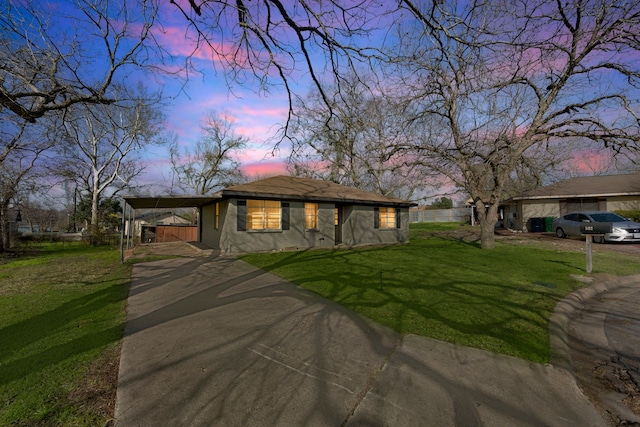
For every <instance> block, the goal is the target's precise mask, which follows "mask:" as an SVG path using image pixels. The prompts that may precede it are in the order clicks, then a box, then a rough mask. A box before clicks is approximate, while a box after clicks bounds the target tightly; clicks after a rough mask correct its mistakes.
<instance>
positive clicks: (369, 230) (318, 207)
mask: <svg viewBox="0 0 640 427" xmlns="http://www.w3.org/2000/svg"><path fill="white" fill-rule="evenodd" d="M125 200H126V201H127V203H128V204H129V205H130V206H132V207H133V208H138V207H139V208H143V207H149V206H155V207H170V206H171V207H178V206H179V207H185V206H194V207H197V208H198V209H199V212H200V214H199V224H198V228H199V230H198V237H199V239H198V240H199V241H200V242H202V243H204V244H206V245H208V246H210V247H212V248H214V249H219V250H220V251H221V252H223V253H246V252H260V251H275V250H289V249H308V248H331V247H335V246H337V245H342V246H357V245H369V244H396V243H405V242H408V241H409V207H410V206H414V205H415V204H414V203H412V202H408V201H404V200H400V199H397V198H394V197H388V196H383V195H381V194H377V193H372V192H369V191H364V190H359V189H356V188H352V187H348V186H344V185H338V184H335V183H333V182H328V181H322V180H316V179H309V178H298V177H290V176H275V177H271V178H266V179H262V180H259V181H254V182H251V183H248V184H241V185H236V186H233V187H229V188H226V189H224V190H222V191H220V192H218V193H216V194H214V195H211V196H194V197H191V198H189V197H182V198H181V197H170V196H169V197H166V198H162V197H159V198H149V197H146V198H145V197H144V196H135V197H134V196H132V197H125Z"/></svg>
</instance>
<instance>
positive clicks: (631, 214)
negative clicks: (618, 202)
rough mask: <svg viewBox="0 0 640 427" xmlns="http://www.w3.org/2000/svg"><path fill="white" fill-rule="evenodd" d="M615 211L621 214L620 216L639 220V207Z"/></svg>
mask: <svg viewBox="0 0 640 427" xmlns="http://www.w3.org/2000/svg"><path fill="white" fill-rule="evenodd" d="M615 213H617V214H618V215H621V216H623V217H625V218H629V219H632V220H633V221H636V222H640V210H639V209H635V210H620V211H615Z"/></svg>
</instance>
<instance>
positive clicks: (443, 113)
mask: <svg viewBox="0 0 640 427" xmlns="http://www.w3.org/2000/svg"><path fill="white" fill-rule="evenodd" d="M403 6H404V7H405V9H406V10H407V12H408V14H409V15H410V17H409V18H405V19H406V20H405V21H404V26H403V27H400V28H401V29H402V30H401V31H400V32H399V42H400V43H399V46H398V47H397V49H396V50H397V51H399V52H402V54H400V55H398V56H397V57H396V62H395V63H396V65H397V67H396V69H395V70H396V71H397V73H398V74H397V77H399V78H398V80H397V82H398V84H399V85H398V88H397V89H396V90H397V91H402V92H403V93H404V94H405V96H406V98H407V100H409V101H410V102H409V103H410V105H411V107H407V108H411V109H412V110H413V111H414V120H415V121H422V122H424V123H425V125H428V126H430V127H433V128H434V129H439V130H440V132H439V133H438V134H435V133H432V134H431V136H430V138H428V139H427V138H425V139H424V140H423V141H422V143H421V144H419V145H418V146H416V149H417V150H418V152H420V154H421V156H422V157H423V158H424V159H425V163H428V164H429V166H430V167H431V168H433V169H434V170H435V171H438V172H439V173H442V174H444V175H446V176H448V177H449V178H450V179H452V180H453V181H454V182H456V183H457V185H459V186H460V187H462V188H464V189H466V190H467V191H468V192H469V194H470V195H471V197H472V198H473V202H474V204H475V206H476V208H477V212H478V214H479V221H480V225H481V229H482V230H481V236H482V237H481V246H482V247H483V248H492V247H494V245H495V243H494V242H495V241H494V234H493V228H494V225H495V218H496V213H497V209H498V205H499V203H500V201H501V200H502V199H503V197H504V195H505V192H506V190H507V186H508V183H509V182H510V180H512V179H513V177H514V173H515V171H517V169H518V168H519V167H520V166H521V164H522V162H523V159H525V158H526V156H527V153H530V152H532V151H533V150H536V147H543V146H545V145H546V144H552V145H555V146H560V145H561V144H562V141H564V140H569V139H571V140H576V138H578V139H582V140H585V141H595V142H597V143H599V144H600V146H601V147H602V148H604V149H610V150H613V151H614V152H615V153H618V154H619V155H628V156H630V157H633V156H637V154H635V153H637V151H638V149H639V148H640V134H639V133H638V128H639V126H640V120H639V113H640V105H639V103H638V96H637V94H638V89H640V72H639V70H638V67H637V59H635V58H637V57H638V54H639V53H640V40H639V39H638V35H637V31H636V30H637V28H639V27H640V2H638V1H629V2H623V3H618V2H609V1H606V0H585V1H582V0H570V1H567V2H560V1H558V2H553V3H550V2H546V1H542V0H536V1H528V0H527V1H517V2H515V3H514V2H511V1H509V2H507V1H503V0H490V1H486V2H466V3H448V2H433V3H429V4H426V5H422V4H421V5H418V4H416V3H413V2H412V1H408V0H404V1H403ZM566 156H567V158H568V157H569V156H570V153H567V154H566Z"/></svg>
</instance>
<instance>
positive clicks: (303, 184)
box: [219, 175, 416, 207]
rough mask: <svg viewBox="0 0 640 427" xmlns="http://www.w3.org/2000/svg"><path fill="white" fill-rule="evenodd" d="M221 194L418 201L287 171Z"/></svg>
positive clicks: (371, 201) (404, 203)
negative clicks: (289, 173) (291, 174)
mask: <svg viewBox="0 0 640 427" xmlns="http://www.w3.org/2000/svg"><path fill="white" fill-rule="evenodd" d="M219 194H220V195H221V196H222V198H228V197H249V198H250V197H258V198H273V199H285V200H308V201H317V202H332V203H354V204H378V205H383V206H385V205H386V206H403V207H409V206H414V205H416V204H415V203H413V202H408V201H405V200H401V199H397V198H395V197H389V196H383V195H382V194H377V193H372V192H369V191H365V190H359V189H357V188H353V187H347V186H345V185H340V184H336V183H334V182H329V181H322V180H318V179H310V178H298V177H292V176H284V175H280V176H274V177H271V178H266V179H261V180H259V181H254V182H250V183H248V184H240V185H235V186H233V187H229V188H225V189H224V190H222V191H221V192H220V193H219Z"/></svg>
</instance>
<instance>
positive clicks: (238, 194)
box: [222, 190, 418, 207]
mask: <svg viewBox="0 0 640 427" xmlns="http://www.w3.org/2000/svg"><path fill="white" fill-rule="evenodd" d="M231 197H233V198H247V199H251V198H255V199H270V200H295V201H307V202H325V203H342V204H353V205H379V206H400V207H411V206H417V205H418V204H417V203H414V202H405V201H400V200H398V201H393V200H363V199H356V198H353V197H326V196H314V195H308V194H301V195H297V194H278V193H263V192H254V191H233V190H222V198H225V199H226V198H231Z"/></svg>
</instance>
